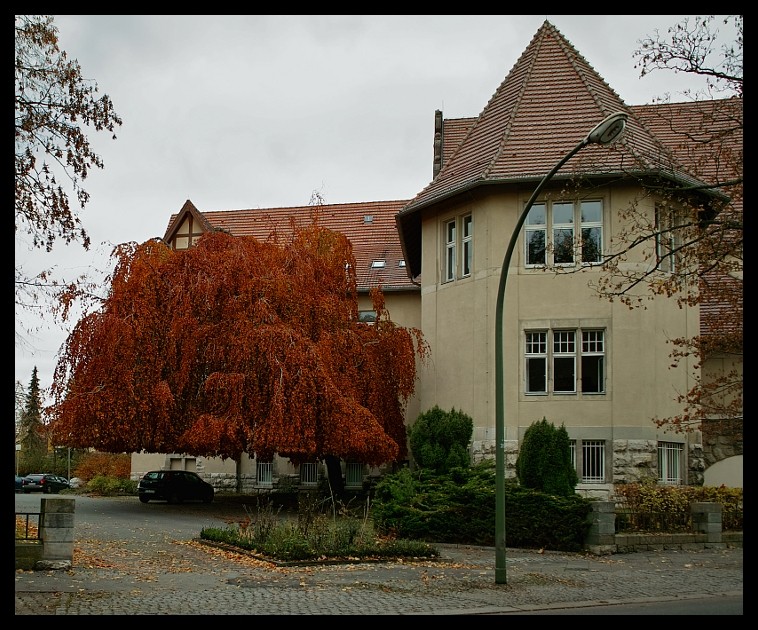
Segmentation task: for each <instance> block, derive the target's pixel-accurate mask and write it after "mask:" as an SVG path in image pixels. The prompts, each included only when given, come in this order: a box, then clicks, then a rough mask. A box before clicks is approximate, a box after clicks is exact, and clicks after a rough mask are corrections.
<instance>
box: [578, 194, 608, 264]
mask: <svg viewBox="0 0 758 630" xmlns="http://www.w3.org/2000/svg"><path fill="white" fill-rule="evenodd" d="M589 212H593V213H595V212H597V213H598V214H599V218H595V217H590V216H588V214H589ZM579 229H580V234H581V236H582V242H581V261H582V265H599V264H600V263H602V262H603V202H602V201H601V200H600V199H587V200H583V201H580V202H579ZM591 234H598V239H597V240H598V241H599V244H598V247H596V248H595V247H593V248H592V249H593V250H596V251H597V256H596V257H595V258H594V259H593V260H588V251H589V248H588V247H587V246H586V245H585V244H586V243H587V241H588V240H589V238H590V235H591Z"/></svg>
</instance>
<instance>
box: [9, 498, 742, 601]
mask: <svg viewBox="0 0 758 630" xmlns="http://www.w3.org/2000/svg"><path fill="white" fill-rule="evenodd" d="M22 502H23V501H22ZM85 504H86V505H85ZM18 505H19V500H18V497H17V510H19V507H18ZM214 505H215V502H214ZM143 508H147V509H143ZM205 509H206V507H205V506H202V505H200V504H198V505H197V506H194V505H193V506H190V505H185V506H168V505H165V504H158V503H155V504H153V503H150V504H148V505H147V506H142V504H140V503H139V502H138V501H137V499H136V498H135V497H129V498H122V499H104V498H89V497H87V498H85V497H77V513H76V518H75V551H74V565H73V568H72V569H71V570H69V571H62V570H58V571H21V572H19V571H17V572H16V575H15V590H16V607H15V610H16V614H17V615H19V614H33V615H40V614H50V615H112V614H117V615H121V614H124V615H135V614H136V615H143V614H144V615H151V614H152V615H209V614H213V615H238V614H239V615H243V614H244V615H306V614H314V615H319V614H320V615H324V614H328V615H446V614H450V615H453V614H507V613H518V612H529V611H535V610H548V611H556V610H560V609H565V608H574V609H576V608H577V607H597V606H603V605H606V604H616V603H622V602H630V601H631V602H637V603H648V602H661V601H675V602H681V601H683V600H687V599H690V598H692V599H695V598H697V599H703V598H705V599H707V598H718V597H723V596H741V595H742V589H743V580H742V575H743V574H742V566H743V565H742V561H743V552H742V548H725V549H706V550H690V551H673V550H672V551H663V552H639V553H632V554H618V555H613V556H602V557H598V556H591V555H585V554H570V553H559V552H545V553H539V552H537V551H530V550H515V549H509V550H507V552H506V574H507V584H495V579H494V576H495V571H494V565H495V551H494V549H493V548H488V547H484V548H483V547H469V546H452V545H440V549H441V552H442V557H441V559H440V560H439V561H434V562H429V561H424V562H383V563H374V564H339V565H316V566H307V567H282V566H275V565H272V564H270V563H265V562H261V561H260V560H257V559H255V558H251V557H248V556H245V555H240V554H237V553H232V552H229V551H226V550H223V549H219V548H216V547H212V546H208V545H204V544H202V543H200V542H198V541H197V540H196V539H195V538H196V536H197V534H198V533H199V530H200V529H201V528H202V527H203V526H206V525H208V524H210V522H211V520H212V519H215V522H216V523H220V522H229V521H232V520H235V519H238V518H239V519H241V518H243V517H244V516H245V511H244V508H243V507H242V506H241V505H239V504H237V505H236V506H235V505H230V506H222V505H221V504H219V505H218V506H216V507H215V510H216V511H215V512H214V513H211V512H209V511H204V510H205ZM97 515H99V516H97ZM116 515H118V516H116ZM130 515H131V516H130ZM132 519H133V521H132ZM125 522H126V523H127V524H126V525H125V524H124V523H125ZM117 523H118V524H117ZM129 523H130V524H129ZM177 523H178V524H177ZM114 532H115V534H114ZM713 601H714V602H715V601H716V600H715V599H714V600H713ZM596 610H597V609H596Z"/></svg>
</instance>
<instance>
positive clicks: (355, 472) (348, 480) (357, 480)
mask: <svg viewBox="0 0 758 630" xmlns="http://www.w3.org/2000/svg"><path fill="white" fill-rule="evenodd" d="M345 487H346V488H361V487H363V464H359V463H356V462H348V463H347V464H345Z"/></svg>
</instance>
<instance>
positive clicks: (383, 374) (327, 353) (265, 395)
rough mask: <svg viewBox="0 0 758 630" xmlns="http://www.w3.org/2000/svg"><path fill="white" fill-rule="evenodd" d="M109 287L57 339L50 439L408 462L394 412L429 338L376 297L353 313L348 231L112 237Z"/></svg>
mask: <svg viewBox="0 0 758 630" xmlns="http://www.w3.org/2000/svg"><path fill="white" fill-rule="evenodd" d="M114 255H115V256H116V257H117V258H118V261H117V263H116V266H115V270H114V273H113V276H112V279H111V286H110V291H109V294H108V296H107V298H106V300H105V302H104V304H103V305H102V307H101V308H100V309H98V310H97V311H94V312H92V313H90V314H88V315H86V316H85V317H83V318H82V319H81V320H80V321H79V322H78V323H77V325H76V327H75V328H74V330H73V331H72V333H71V334H70V335H69V337H68V339H67V341H66V343H65V344H64V347H63V351H62V353H61V355H60V358H59V362H58V365H57V367H56V370H55V376H54V383H53V388H52V394H53V400H54V402H53V404H52V405H51V407H50V411H51V417H52V425H53V431H54V435H55V440H56V443H57V444H63V445H67V446H72V447H85V446H87V447H95V448H97V449H99V450H102V451H109V452H122V451H147V452H186V453H190V454H195V455H205V456H220V457H222V458H235V459H236V458H238V456H239V455H240V454H241V453H249V454H254V455H255V456H257V457H259V458H263V459H264V460H266V459H267V458H270V457H272V456H273V455H274V454H275V453H276V454H279V455H280V456H284V457H289V458H290V459H291V460H292V461H293V463H300V462H302V461H312V460H313V459H314V458H322V457H326V456H336V457H341V458H344V459H353V460H357V461H363V462H365V463H368V464H373V465H378V464H380V463H385V462H389V461H395V460H397V459H402V458H404V457H405V456H406V452H407V446H406V432H405V422H404V410H405V406H406V404H407V401H408V398H409V397H410V396H411V395H412V394H413V391H414V389H415V381H416V360H417V357H419V358H421V359H423V358H424V357H425V356H426V355H427V353H428V346H427V344H426V343H425V342H424V340H423V337H422V334H421V332H420V331H419V330H417V329H412V328H402V327H399V326H396V325H395V324H394V323H393V322H392V321H391V320H390V319H389V314H388V312H387V311H386V308H385V305H384V298H383V295H382V293H381V291H380V290H378V289H375V290H374V291H373V292H372V298H373V304H374V309H375V311H376V312H377V321H376V322H375V323H373V324H365V323H361V322H359V318H358V308H357V304H358V302H357V288H356V276H355V259H354V257H353V253H352V246H351V244H350V242H349V241H348V240H347V239H346V237H345V236H344V235H342V234H340V233H337V232H333V231H330V230H327V229H324V228H322V227H320V226H319V225H318V224H317V220H316V221H314V223H313V225H311V226H309V227H306V228H294V226H293V231H292V235H291V237H289V239H288V240H287V241H286V242H277V241H276V240H269V241H266V242H262V241H259V240H257V239H255V238H253V237H233V236H231V235H229V234H227V233H225V232H214V233H208V234H206V235H204V236H203V237H202V238H201V239H200V240H199V241H198V243H197V245H196V246H194V247H192V248H190V249H188V250H183V251H174V250H172V249H171V248H170V247H168V246H167V245H166V244H164V243H163V242H162V241H161V240H151V241H147V242H145V243H142V244H139V245H138V244H134V243H131V244H125V245H122V246H120V247H119V248H117V251H116V252H115V254H114Z"/></svg>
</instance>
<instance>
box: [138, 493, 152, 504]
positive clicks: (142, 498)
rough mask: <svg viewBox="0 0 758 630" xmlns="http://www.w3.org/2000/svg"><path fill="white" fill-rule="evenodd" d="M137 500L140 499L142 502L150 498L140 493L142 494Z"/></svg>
mask: <svg viewBox="0 0 758 630" xmlns="http://www.w3.org/2000/svg"><path fill="white" fill-rule="evenodd" d="M139 500H140V501H142V503H147V502H148V501H149V500H150V499H149V498H148V497H146V496H144V495H142V496H140V498H139Z"/></svg>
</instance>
